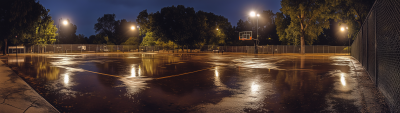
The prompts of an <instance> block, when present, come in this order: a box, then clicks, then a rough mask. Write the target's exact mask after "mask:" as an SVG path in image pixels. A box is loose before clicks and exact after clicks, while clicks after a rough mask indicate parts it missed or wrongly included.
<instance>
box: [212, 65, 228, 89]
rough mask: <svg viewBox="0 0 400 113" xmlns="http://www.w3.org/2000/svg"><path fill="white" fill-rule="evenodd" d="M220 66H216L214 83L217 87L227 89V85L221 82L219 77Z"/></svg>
mask: <svg viewBox="0 0 400 113" xmlns="http://www.w3.org/2000/svg"><path fill="white" fill-rule="evenodd" d="M218 68H219V67H218V66H217V67H215V76H214V85H215V86H217V87H220V88H219V89H220V90H221V89H226V88H225V85H224V84H223V83H222V82H221V79H220V77H219V72H218Z"/></svg>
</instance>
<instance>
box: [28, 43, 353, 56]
mask: <svg viewBox="0 0 400 113" xmlns="http://www.w3.org/2000/svg"><path fill="white" fill-rule="evenodd" d="M257 47H258V54H282V53H300V46H295V45H265V46H257ZM346 47H347V46H318V45H316V46H306V53H342V54H343V53H344V54H345V53H348V51H347V49H345V48H346ZM222 51H223V52H238V53H250V54H253V53H254V46H214V45H205V46H201V47H200V48H191V49H189V48H186V47H180V48H179V47H176V48H170V47H163V46H138V45H103V44H51V45H50V44H49V45H33V46H31V47H27V49H26V53H47V54H48V53H50V54H51V53H102V52H158V53H160V52H161V53H199V52H202V53H204V52H222Z"/></svg>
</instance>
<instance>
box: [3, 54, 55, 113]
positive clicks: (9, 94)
mask: <svg viewBox="0 0 400 113" xmlns="http://www.w3.org/2000/svg"><path fill="white" fill-rule="evenodd" d="M1 59H4V57H1ZM0 73H1V74H0V84H1V85H0V100H1V102H0V112H1V113H3V112H5V113H11V112H12V113H18V112H21V113H25V112H32V113H34V112H46V113H59V111H58V110H57V109H56V108H55V107H54V106H52V105H51V104H50V103H49V102H48V101H47V100H45V99H44V98H43V97H42V96H41V95H40V94H38V93H37V92H36V91H35V90H34V89H33V88H32V87H31V86H30V85H29V84H28V83H26V82H25V81H24V80H23V79H22V78H21V77H19V76H18V75H17V74H16V73H15V72H14V71H12V70H11V69H10V68H9V67H7V65H6V64H4V63H3V62H2V61H0Z"/></svg>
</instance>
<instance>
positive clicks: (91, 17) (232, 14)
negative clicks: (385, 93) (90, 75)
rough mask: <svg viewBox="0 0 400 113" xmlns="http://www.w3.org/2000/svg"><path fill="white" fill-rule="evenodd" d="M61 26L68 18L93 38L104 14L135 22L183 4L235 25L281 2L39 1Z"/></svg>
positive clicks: (206, 0)
mask: <svg viewBox="0 0 400 113" xmlns="http://www.w3.org/2000/svg"><path fill="white" fill-rule="evenodd" d="M38 1H39V2H40V3H41V4H42V5H43V6H44V7H45V8H46V9H50V15H51V16H52V17H53V20H55V24H56V25H57V26H58V20H59V19H60V18H63V19H69V20H70V21H71V22H72V23H73V24H75V25H76V26H77V27H78V30H77V32H76V34H84V35H85V36H87V37H89V36H90V35H94V34H95V31H94V29H93V28H94V24H96V23H97V19H98V18H99V17H102V16H103V15H104V14H112V13H114V14H115V15H116V19H117V20H121V19H126V20H128V21H134V22H136V21H135V20H136V17H137V15H138V14H139V12H140V11H143V10H145V9H147V12H148V13H151V12H157V11H160V10H161V8H163V7H167V6H172V5H174V6H177V5H184V6H185V7H193V8H194V9H195V10H196V11H199V10H202V11H206V12H212V13H214V14H216V15H222V16H224V17H226V18H228V20H229V22H231V24H232V25H234V26H236V23H237V22H238V20H239V19H246V18H247V17H248V15H249V12H250V11H256V12H257V11H263V10H273V12H274V13H275V12H277V11H279V9H280V8H281V6H280V1H281V0H38Z"/></svg>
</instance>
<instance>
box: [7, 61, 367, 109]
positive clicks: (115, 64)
mask: <svg viewBox="0 0 400 113" xmlns="http://www.w3.org/2000/svg"><path fill="white" fill-rule="evenodd" d="M3 62H5V63H6V64H8V65H9V66H10V67H12V69H13V70H14V71H15V72H17V73H18V75H19V76H21V77H22V78H23V79H24V80H26V81H27V82H28V84H30V85H31V86H32V87H33V88H34V89H35V90H36V91H37V92H38V93H39V94H40V95H42V96H43V97H44V98H45V99H46V100H47V101H49V102H50V103H51V104H52V105H53V106H55V107H56V108H57V109H58V110H59V111H61V112H215V111H220V112H340V111H345V112H358V111H359V110H360V109H361V108H360V106H361V102H360V101H361V100H362V99H360V98H361V97H360V96H359V95H360V94H358V93H359V91H358V89H357V83H356V82H355V78H354V77H352V76H354V72H353V71H352V67H351V66H352V65H350V63H349V60H348V57H341V56H332V57H327V56H324V57H321V56H320V57H318V56H302V57H301V56H251V55H216V54H202V55H198V54H175V55H172V54H97V55H94V54H84V55H62V54H60V55H22V56H18V58H16V57H15V56H14V57H11V56H10V57H9V58H8V60H3ZM210 67H211V68H210ZM199 70H200V71H199ZM188 72H191V73H189V74H185V75H180V76H176V77H171V78H165V79H156V78H159V77H165V76H170V75H178V74H182V73H188Z"/></svg>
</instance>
